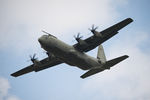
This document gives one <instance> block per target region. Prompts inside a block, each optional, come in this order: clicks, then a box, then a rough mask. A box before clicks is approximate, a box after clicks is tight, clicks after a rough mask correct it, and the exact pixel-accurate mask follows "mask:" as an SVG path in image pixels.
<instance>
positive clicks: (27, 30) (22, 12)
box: [0, 0, 127, 52]
mask: <svg viewBox="0 0 150 100" xmlns="http://www.w3.org/2000/svg"><path fill="white" fill-rule="evenodd" d="M117 1H119V3H114V2H113V0H61V1H60V0H38V1H37V0H26V1H20V0H13V1H10V0H3V1H1V4H0V15H1V18H0V21H1V23H0V27H1V30H0V45H1V47H0V49H8V48H11V49H12V50H15V51H17V52H18V51H22V52H23V51H27V50H29V49H31V48H32V49H31V50H37V49H38V45H39V44H38V41H37V38H38V37H40V36H41V35H42V34H43V33H41V32H40V31H41V30H46V31H48V32H50V33H52V34H54V35H56V36H57V37H61V38H62V39H64V40H69V41H71V40H72V38H71V37H73V35H74V34H76V33H77V32H79V31H81V32H85V33H87V31H85V30H87V28H88V27H90V26H91V25H92V24H96V25H98V26H99V25H102V26H100V27H104V26H105V25H107V24H106V23H109V24H110V23H111V22H113V21H114V20H115V19H116V18H117V17H118V16H119V14H118V12H117V10H116V6H117V5H124V4H125V1H127V0H117ZM83 30H84V31H83ZM68 38H70V39H68ZM69 41H67V42H69ZM18 47H19V48H18ZM39 47H40V46H39ZM37 51H38V50H37Z"/></svg>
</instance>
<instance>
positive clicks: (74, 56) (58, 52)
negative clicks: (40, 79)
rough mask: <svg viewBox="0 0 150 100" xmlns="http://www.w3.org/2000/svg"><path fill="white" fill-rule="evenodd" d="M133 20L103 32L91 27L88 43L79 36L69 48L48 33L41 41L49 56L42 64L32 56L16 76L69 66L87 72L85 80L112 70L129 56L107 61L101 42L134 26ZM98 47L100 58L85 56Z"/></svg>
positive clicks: (83, 76) (84, 76)
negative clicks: (127, 27)
mask: <svg viewBox="0 0 150 100" xmlns="http://www.w3.org/2000/svg"><path fill="white" fill-rule="evenodd" d="M132 21H133V20H132V19H131V18H127V19H125V20H123V21H121V22H119V23H117V24H115V25H113V26H111V27H109V28H107V29H105V30H103V31H101V32H98V31H96V29H97V27H94V25H93V26H92V29H90V31H91V32H92V33H93V35H92V36H91V37H89V38H87V39H85V40H82V39H81V38H82V37H81V36H80V34H78V35H77V36H76V37H75V39H76V40H77V42H78V43H76V44H74V45H72V46H71V45H68V44H66V43H64V42H62V41H61V40H59V39H58V38H56V37H55V36H53V35H51V34H49V33H47V32H45V31H43V32H45V33H47V34H46V35H43V36H41V37H40V38H39V39H38V41H39V43H40V45H41V47H42V48H43V49H44V50H46V52H47V55H48V57H47V58H45V59H43V60H41V61H39V60H37V58H35V54H34V55H33V57H32V56H30V58H31V61H32V62H33V64H32V65H30V66H28V67H26V68H23V69H21V70H19V71H17V72H15V73H13V74H11V75H12V76H14V77H18V76H20V75H23V74H26V73H29V72H32V71H35V72H38V71H41V70H44V69H46V68H50V67H53V66H55V65H58V64H61V63H66V64H68V65H71V66H77V67H78V68H80V69H82V70H88V71H87V72H86V73H85V74H83V75H82V76H81V78H86V77H88V76H91V75H94V74H96V73H98V72H102V71H104V70H106V69H110V68H111V67H112V66H114V65H116V64H117V63H119V62H121V61H123V60H125V59H126V58H128V55H124V56H121V57H118V58H115V59H112V60H109V61H107V60H106V57H105V54H104V49H103V47H102V45H101V44H102V43H103V42H105V41H106V40H108V39H109V38H111V37H112V36H114V35H116V34H117V33H118V31H119V30H120V29H121V28H123V27H125V26H126V25H128V24H129V23H131V22H132ZM97 46H99V47H98V53H97V58H94V57H91V56H89V55H87V54H86V52H88V51H90V50H92V49H94V48H96V47H97Z"/></svg>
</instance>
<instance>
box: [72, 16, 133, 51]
mask: <svg viewBox="0 0 150 100" xmlns="http://www.w3.org/2000/svg"><path fill="white" fill-rule="evenodd" d="M132 21H133V20H132V19H131V18H127V19H125V20H123V21H121V22H119V23H117V24H115V25H113V26H111V27H109V28H107V29H105V30H103V31H101V32H99V34H100V35H99V37H97V36H91V37H89V38H87V39H85V40H84V41H85V43H86V45H85V46H83V45H80V43H77V44H75V45H73V46H74V47H75V48H76V49H77V50H79V51H81V52H88V51H90V50H92V49H94V48H96V47H97V46H99V45H100V44H102V43H103V42H105V41H106V40H108V39H109V38H111V37H113V36H114V35H116V34H117V33H118V31H119V30H120V29H122V28H123V27H125V26H126V25H128V24H129V23H131V22H132Z"/></svg>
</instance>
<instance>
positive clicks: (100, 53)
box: [97, 45, 106, 63]
mask: <svg viewBox="0 0 150 100" xmlns="http://www.w3.org/2000/svg"><path fill="white" fill-rule="evenodd" d="M97 59H99V60H100V62H101V63H105V62H106V56H105V52H104V49H103V46H102V45H99V47H98V52H97Z"/></svg>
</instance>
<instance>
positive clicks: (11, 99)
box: [0, 77, 20, 100]
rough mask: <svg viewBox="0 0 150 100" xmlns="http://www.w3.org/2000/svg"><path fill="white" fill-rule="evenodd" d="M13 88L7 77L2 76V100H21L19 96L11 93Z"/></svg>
mask: <svg viewBox="0 0 150 100" xmlns="http://www.w3.org/2000/svg"><path fill="white" fill-rule="evenodd" d="M10 88H11V86H10V84H9V82H8V80H7V79H6V78H3V77H0V100H20V99H19V98H18V97H16V96H14V95H12V94H10V93H9V89H10Z"/></svg>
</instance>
